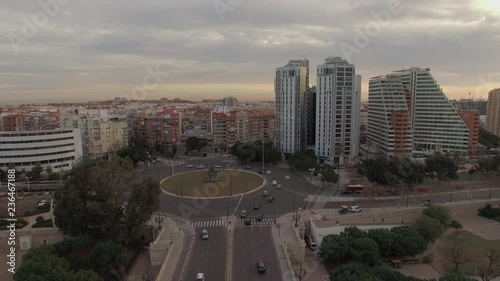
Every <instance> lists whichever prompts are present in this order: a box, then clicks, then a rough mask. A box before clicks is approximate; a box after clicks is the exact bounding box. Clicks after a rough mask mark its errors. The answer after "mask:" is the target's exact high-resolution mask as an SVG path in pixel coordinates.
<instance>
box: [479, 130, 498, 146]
mask: <svg viewBox="0 0 500 281" xmlns="http://www.w3.org/2000/svg"><path fill="white" fill-rule="evenodd" d="M479 143H481V144H482V145H485V146H487V147H489V148H491V147H497V146H499V145H500V137H498V136H497V135H495V134H492V133H490V132H488V131H487V130H485V129H483V128H479Z"/></svg>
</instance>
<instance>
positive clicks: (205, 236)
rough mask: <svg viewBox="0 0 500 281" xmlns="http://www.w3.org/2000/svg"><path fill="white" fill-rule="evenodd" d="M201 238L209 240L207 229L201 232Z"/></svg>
mask: <svg viewBox="0 0 500 281" xmlns="http://www.w3.org/2000/svg"><path fill="white" fill-rule="evenodd" d="M201 238H202V239H203V240H207V239H208V231H207V230H206V229H203V230H202V231H201Z"/></svg>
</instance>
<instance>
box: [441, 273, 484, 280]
mask: <svg viewBox="0 0 500 281" xmlns="http://www.w3.org/2000/svg"><path fill="white" fill-rule="evenodd" d="M439 281H476V279H472V278H469V277H465V276H463V275H462V274H460V273H456V272H454V273H452V274H447V275H445V276H442V277H440V278H439Z"/></svg>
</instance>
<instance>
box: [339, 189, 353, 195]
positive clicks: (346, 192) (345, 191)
mask: <svg viewBox="0 0 500 281" xmlns="http://www.w3.org/2000/svg"><path fill="white" fill-rule="evenodd" d="M351 193H352V192H351V191H349V190H342V191H341V192H340V194H344V195H347V194H351Z"/></svg>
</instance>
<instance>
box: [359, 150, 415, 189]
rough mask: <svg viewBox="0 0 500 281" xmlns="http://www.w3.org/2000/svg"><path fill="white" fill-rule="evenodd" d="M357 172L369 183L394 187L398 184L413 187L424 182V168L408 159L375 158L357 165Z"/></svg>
mask: <svg viewBox="0 0 500 281" xmlns="http://www.w3.org/2000/svg"><path fill="white" fill-rule="evenodd" d="M358 169H359V172H360V173H361V174H363V175H365V176H366V177H367V178H368V180H369V181H371V182H375V183H378V184H382V185H390V186H394V185H396V184H398V183H406V184H407V185H414V184H417V183H421V182H423V181H424V178H425V172H424V166H423V165H421V164H418V163H416V162H413V161H410V160H408V159H399V158H391V159H387V158H385V157H382V156H380V157H377V158H375V159H367V160H365V161H363V162H362V163H361V164H360V165H358Z"/></svg>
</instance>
